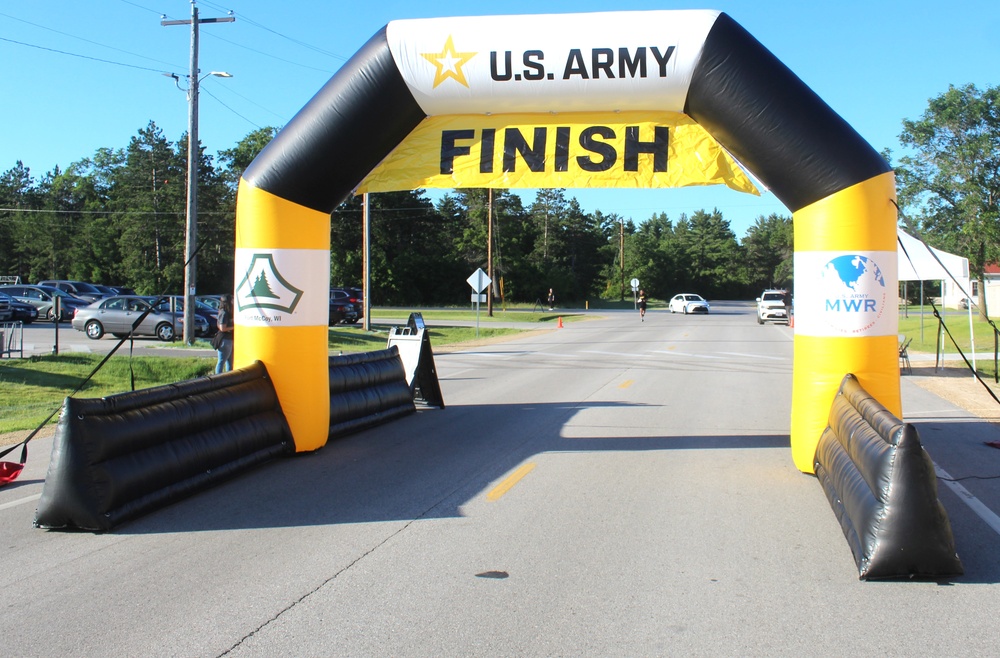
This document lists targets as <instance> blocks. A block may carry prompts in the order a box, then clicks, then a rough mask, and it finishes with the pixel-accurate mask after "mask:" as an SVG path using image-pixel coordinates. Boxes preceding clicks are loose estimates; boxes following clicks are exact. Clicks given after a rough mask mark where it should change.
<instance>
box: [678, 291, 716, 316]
mask: <svg viewBox="0 0 1000 658" xmlns="http://www.w3.org/2000/svg"><path fill="white" fill-rule="evenodd" d="M670 312H671V313H684V314H685V315H687V314H688V313H708V302H707V301H705V298H704V297H702V296H701V295H696V294H694V293H690V292H684V293H681V294H679V295H674V296H673V297H672V298H671V299H670Z"/></svg>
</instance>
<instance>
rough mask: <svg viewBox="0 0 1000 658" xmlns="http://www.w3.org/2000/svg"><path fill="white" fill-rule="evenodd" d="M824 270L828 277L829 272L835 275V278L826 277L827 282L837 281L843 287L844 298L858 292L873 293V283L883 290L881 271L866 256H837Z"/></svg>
mask: <svg viewBox="0 0 1000 658" xmlns="http://www.w3.org/2000/svg"><path fill="white" fill-rule="evenodd" d="M826 269H827V273H828V275H829V273H830V271H831V270H832V271H833V272H835V273H836V275H837V276H836V278H834V277H830V276H827V277H826V279H827V282H828V283H832V282H836V281H839V282H840V284H841V285H842V286H843V293H844V295H845V296H850V295H855V294H857V293H860V292H867V293H874V292H876V290H877V289H875V288H873V286H872V284H873V283H875V284H877V285H878V286H879V287H881V288H885V277H883V276H882V270H881V269H879V266H878V265H876V264H875V263H874V262H872V261H871V260H870V259H869V258H868V257H867V256H861V255H859V254H849V255H847V256H837V257H836V258H834V259H833V260H831V261H830V262H829V263H827V264H826ZM830 279H833V281H830ZM828 290H829V288H828ZM831 292H832V291H831Z"/></svg>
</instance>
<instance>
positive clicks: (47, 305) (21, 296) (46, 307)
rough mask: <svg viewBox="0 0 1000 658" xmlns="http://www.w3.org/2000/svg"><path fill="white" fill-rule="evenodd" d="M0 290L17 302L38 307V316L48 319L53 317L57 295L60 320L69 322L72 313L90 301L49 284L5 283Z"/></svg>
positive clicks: (50, 319)
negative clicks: (59, 305)
mask: <svg viewBox="0 0 1000 658" xmlns="http://www.w3.org/2000/svg"><path fill="white" fill-rule="evenodd" d="M0 292H4V293H7V294H8V295H10V296H11V297H13V298H14V299H16V300H18V301H19V302H25V303H26V304H31V305H32V306H34V307H35V308H37V309H38V317H40V318H44V319H45V320H49V321H52V320H54V319H55V303H56V302H55V300H56V298H57V297H58V298H59V299H60V304H61V306H62V312H61V313H60V315H59V321H60V322H69V321H70V320H72V319H73V313H74V312H75V311H76V309H78V308H82V307H84V306H86V305H87V304H89V303H90V302H88V301H87V300H85V299H80V298H79V297H74V296H73V295H70V294H69V293H67V292H64V291H62V290H60V289H59V288H52V287H50V286H24V285H7V286H0Z"/></svg>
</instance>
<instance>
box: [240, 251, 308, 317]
mask: <svg viewBox="0 0 1000 658" xmlns="http://www.w3.org/2000/svg"><path fill="white" fill-rule="evenodd" d="M301 298H302V291H301V290H299V289H298V288H296V287H295V286H293V285H292V284H291V283H289V282H288V281H286V280H285V277H283V276H281V273H280V272H278V268H277V267H275V265H274V255H273V254H254V255H253V258H251V260H250V266H249V267H248V268H247V271H246V274H244V275H243V279H242V280H241V281H240V283H239V285H238V286H236V310H237V311H238V312H240V313H243V312H244V311H247V310H252V309H259V310H260V311H261V317H259V318H257V319H259V320H264V321H269V320H274V319H277V320H280V319H281V318H280V317H276V316H275V317H269V316H268V314H267V311H268V310H272V311H282V312H284V313H291V312H293V311H294V310H295V306H296V305H297V304H298V303H299V300H300V299H301Z"/></svg>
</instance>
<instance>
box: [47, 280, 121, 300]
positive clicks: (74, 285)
mask: <svg viewBox="0 0 1000 658" xmlns="http://www.w3.org/2000/svg"><path fill="white" fill-rule="evenodd" d="M37 285H39V286H51V287H53V288H59V290H62V291H63V292H68V293H69V294H71V295H73V296H74V297H79V298H80V299H84V300H86V301H87V302H96V301H97V300H98V299H104V298H105V297H108V296H109V295H108V293H105V292H102V291H101V290H99V289H98V288H97V287H96V286H95V285H94V284H92V283H85V282H83V281H67V280H62V279H58V280H56V279H50V280H48V281H39V282H38V284H37Z"/></svg>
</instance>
